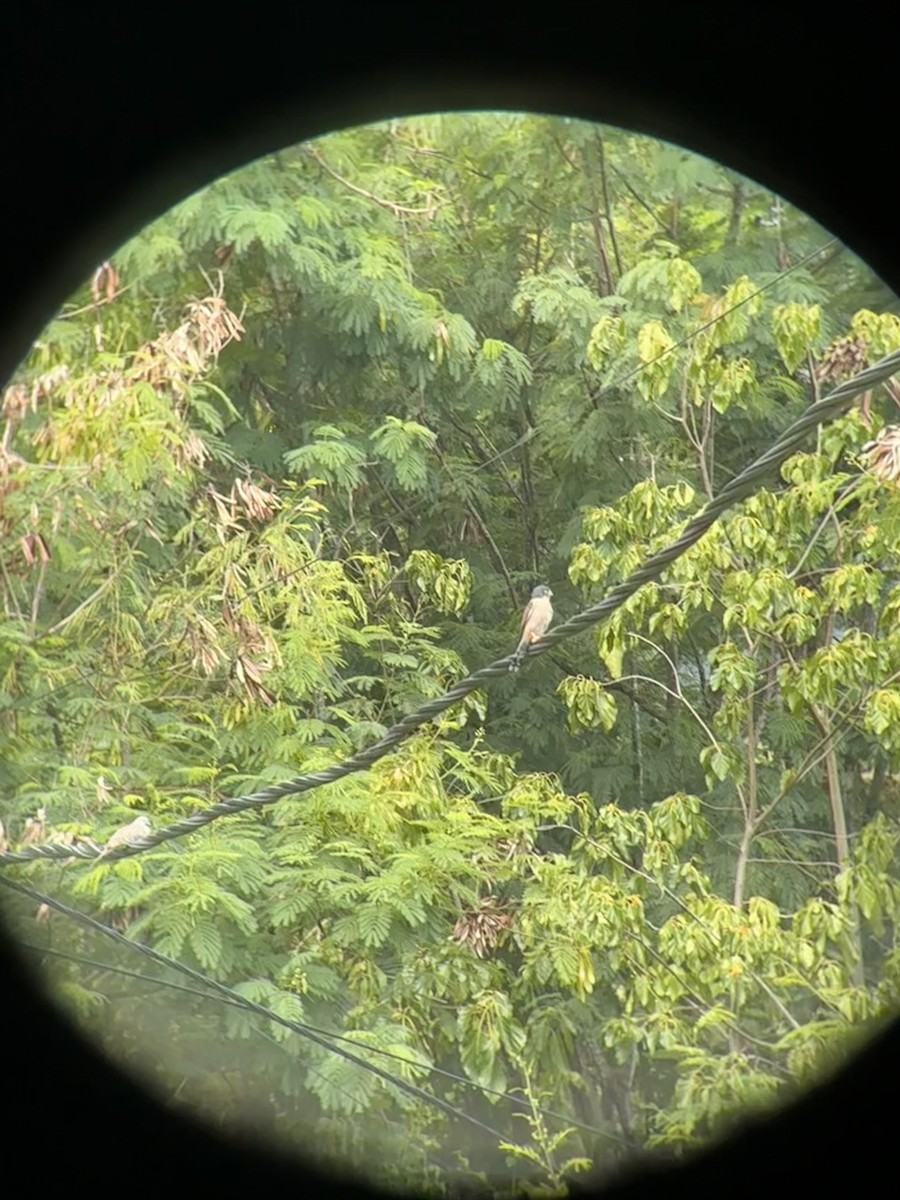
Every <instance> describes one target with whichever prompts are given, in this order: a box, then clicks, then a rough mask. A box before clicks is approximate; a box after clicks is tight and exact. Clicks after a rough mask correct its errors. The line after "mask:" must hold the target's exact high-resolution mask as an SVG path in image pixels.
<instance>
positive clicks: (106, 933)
mask: <svg viewBox="0 0 900 1200" xmlns="http://www.w3.org/2000/svg"><path fill="white" fill-rule="evenodd" d="M0 884H2V885H3V886H4V887H7V888H9V889H10V890H11V891H13V892H18V893H19V895H22V896H27V897H28V899H29V900H32V901H34V902H36V903H37V904H46V905H47V906H48V907H49V908H53V909H55V910H56V911H57V912H59V913H62V914H63V916H66V917H68V918H69V919H70V920H72V921H75V922H76V923H77V924H79V925H84V926H85V927H86V928H88V929H93V930H95V932H97V933H99V934H102V935H103V937H107V938H110V939H111V940H112V941H114V942H117V943H118V944H119V945H121V946H126V947H128V949H130V950H137V951H138V952H139V953H140V954H143V955H145V956H146V957H147V958H150V959H152V960H153V961H154V962H156V963H159V964H160V965H161V966H164V967H169V968H170V969H171V970H173V971H178V972H180V973H181V974H182V975H187V976H188V978H189V979H193V980H194V981H195V982H197V983H201V984H204V985H205V986H206V987H210V988H212V989H213V990H214V991H216V992H218V993H219V995H221V996H223V997H225V999H227V1000H228V1001H230V1002H232V1003H234V1004H238V1005H240V1007H242V1008H244V1009H246V1010H247V1011H248V1012H253V1013H256V1014H257V1016H260V1017H265V1019H266V1020H267V1021H274V1022H275V1024H276V1025H282V1026H283V1027H284V1028H285V1029H289V1030H291V1032H292V1033H298V1034H299V1035H300V1036H301V1037H305V1038H307V1039H308V1040H309V1041H311V1042H314V1043H315V1044H316V1045H317V1046H321V1047H322V1048H323V1049H325V1050H330V1051H331V1052H332V1054H337V1055H339V1056H340V1057H341V1058H344V1059H346V1060H347V1061H348V1062H351V1063H353V1064H354V1065H355V1066H357V1067H362V1068H363V1069H364V1070H366V1071H370V1072H371V1073H372V1074H373V1075H377V1076H378V1078H379V1079H382V1080H384V1081H385V1082H386V1083H391V1084H393V1085H394V1087H396V1088H399V1089H400V1091H403V1092H406V1093H407V1094H408V1095H410V1096H413V1097H415V1098H416V1099H417V1100H421V1101H423V1102H424V1103H425V1104H430V1105H432V1107H434V1108H439V1109H441V1110H442V1111H443V1112H445V1113H447V1114H448V1115H449V1116H451V1117H458V1118H459V1119H460V1120H462V1121H467V1122H468V1123H469V1124H470V1125H474V1126H475V1127H476V1128H477V1129H480V1130H482V1132H484V1133H489V1134H490V1135H491V1137H494V1138H497V1140H498V1141H500V1142H507V1141H508V1140H509V1139H508V1138H506V1137H505V1135H504V1134H502V1133H500V1132H499V1131H498V1130H496V1129H492V1128H491V1126H490V1125H486V1124H485V1123H484V1122H483V1121H479V1120H478V1118H477V1117H473V1116H470V1115H469V1114H468V1113H467V1112H464V1111H463V1110H462V1109H461V1108H456V1107H454V1105H452V1104H450V1103H448V1102H447V1101H446V1100H442V1099H441V1098H440V1097H439V1096H432V1095H431V1094H430V1093H429V1092H426V1091H425V1089H424V1088H420V1087H418V1086H417V1085H416V1084H414V1083H410V1082H409V1081H408V1080H406V1079H401V1078H400V1077H399V1076H398V1075H391V1073H390V1072H389V1071H385V1070H383V1068H381V1067H376V1066H375V1064H374V1063H369V1062H366V1060H365V1059H364V1058H360V1057H359V1055H357V1054H353V1053H352V1052H351V1051H349V1050H343V1049H342V1048H341V1047H340V1046H335V1045H333V1044H331V1043H330V1042H329V1041H328V1039H327V1038H326V1037H322V1036H321V1035H320V1034H319V1033H317V1032H315V1031H314V1030H313V1029H312V1028H311V1027H310V1026H308V1025H305V1024H303V1023H302V1022H300V1021H291V1020H290V1019H289V1018H287V1017H282V1016H279V1014H278V1013H276V1012H273V1011H272V1010H271V1009H269V1008H266V1007H265V1005H263V1004H258V1003H257V1002H256V1001H255V1000H248V999H247V998H246V997H245V996H241V995H239V993H238V992H235V991H233V990H232V989H231V988H230V987H228V986H227V985H226V984H224V983H219V982H218V980H216V979H212V978H210V977H209V976H207V975H204V974H203V973H202V972H201V971H195V970H194V968H193V967H188V966H186V965H185V964H184V963H180V962H178V961H177V960H176V959H174V958H169V957H168V956H167V955H165V954H161V953H160V952H159V951H158V950H154V949H153V948H152V947H150V946H143V945H141V944H140V943H138V942H132V941H129V939H128V938H127V937H125V936H124V934H121V933H119V931H118V930H116V929H111V928H110V927H109V926H108V925H104V924H103V923H102V922H101V921H97V920H95V919H94V917H89V916H88V915H87V913H83V912H80V911H79V910H78V909H77V908H71V907H70V906H69V905H68V904H64V903H63V902H62V901H61V900H56V899H54V897H52V896H48V895H44V894H43V893H42V892H38V891H36V890H35V889H34V888H30V887H27V886H26V885H25V884H23V883H13V882H12V880H10V879H4V878H2V877H0ZM366 1049H367V1050H368V1049H369V1047H366ZM413 1065H415V1064H413ZM519 1149H521V1147H519Z"/></svg>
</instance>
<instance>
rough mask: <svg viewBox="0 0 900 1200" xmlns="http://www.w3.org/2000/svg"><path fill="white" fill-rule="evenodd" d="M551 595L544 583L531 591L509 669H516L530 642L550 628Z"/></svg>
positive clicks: (551, 617)
mask: <svg viewBox="0 0 900 1200" xmlns="http://www.w3.org/2000/svg"><path fill="white" fill-rule="evenodd" d="M552 595H553V593H552V592H551V591H550V589H549V588H548V587H547V585H546V584H545V583H539V584H538V586H537V587H536V588H535V589H534V591H533V592H532V593H531V599H530V600H529V601H528V603H527V604H526V605H525V611H524V612H523V613H522V629H521V636H520V638H519V644H518V646H517V647H516V652H515V654H514V655H513V660H512V662H511V663H510V664H509V669H510V670H511V671H518V669H519V667H520V666H521V665H522V659H523V658H524V657H525V651H526V650H527V649H528V647H529V646H530V645H531V644H532V642H537V641H539V640H540V639H541V638H542V637H543V636H544V634H545V633H546V632H547V630H548V629H549V628H550V622H551V621H552V620H553V605H552V604H551V603H550V597H551V596H552Z"/></svg>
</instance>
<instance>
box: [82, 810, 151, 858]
mask: <svg viewBox="0 0 900 1200" xmlns="http://www.w3.org/2000/svg"><path fill="white" fill-rule="evenodd" d="M150 830H151V825H150V818H149V817H147V816H145V815H144V814H143V813H142V814H141V815H140V816H139V817H135V819H134V820H133V821H130V822H129V823H128V824H127V825H123V826H122V828H121V829H117V830H116V831H115V833H114V834H112V836H111V837H110V839H109V841H108V842H107V843H106V845H105V846H104V847H103V849H102V850H101V851H100V853H99V854H98V855H97V857H96V858H95V859H94V862H99V861H100V859H101V858H106V856H107V854H109V852H110V851H111V850H121V849H122V847H123V846H133V845H134V844H135V843H136V842H141V841H143V840H144V838H145V837H149V836H150Z"/></svg>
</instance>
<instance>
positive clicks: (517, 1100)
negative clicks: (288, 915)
mask: <svg viewBox="0 0 900 1200" xmlns="http://www.w3.org/2000/svg"><path fill="white" fill-rule="evenodd" d="M128 944H129V945H130V946H131V947H132V948H133V949H136V950H138V951H140V950H141V949H142V948H143V947H142V946H141V945H140V944H139V943H136V942H129V943H128ZM19 945H21V946H22V947H24V948H25V949H26V950H31V951H33V952H34V953H35V954H39V955H40V954H45V955H50V956H52V957H53V958H62V959H66V960H67V961H69V962H73V963H78V964H79V965H81V966H90V967H96V968H97V969H98V970H100V971H109V972H110V973H111V974H114V975H122V976H125V977H126V978H129V979H136V980H140V981H141V982H142V983H149V984H156V985H157V986H158V987H162V988H168V989H169V990H170V991H177V992H183V993H185V994H186V995H188V996H197V997H199V998H200V999H201V1000H213V1001H215V1002H216V1003H217V1004H227V1005H230V1006H232V1007H234V1008H243V1009H246V1008H247V1002H246V1001H245V1000H244V998H243V997H239V998H238V999H236V1000H229V999H227V998H226V997H224V996H215V995H210V994H209V993H208V992H204V991H201V990H200V989H199V988H192V987H187V985H185V984H182V983H173V982H172V980H170V979H160V978H158V977H156V976H152V975H144V974H143V973H142V972H141V971H130V970H128V968H127V967H119V966H113V965H112V964H111V963H105V962H101V961H100V960H98V959H91V958H87V957H86V956H84V955H80V954H71V953H69V952H67V951H65V950H56V949H54V948H52V947H50V946H34V945H31V944H30V943H28V942H20V943H19ZM303 1025H304V1027H305V1028H307V1029H311V1030H312V1031H313V1033H318V1034H321V1035H322V1037H327V1038H331V1039H332V1040H333V1041H335V1042H345V1043H346V1044H347V1045H348V1046H357V1047H358V1048H359V1049H361V1050H366V1051H368V1052H369V1053H370V1054H380V1055H382V1057H384V1058H392V1059H395V1060H396V1061H397V1062H402V1063H405V1064H406V1065H408V1066H409V1065H413V1066H415V1067H418V1068H419V1069H421V1070H424V1071H428V1072H429V1074H432V1075H440V1076H442V1077H443V1078H444V1079H450V1080H452V1081H453V1082H454V1083H458V1084H462V1085H463V1086H464V1087H468V1088H472V1089H473V1090H474V1091H478V1092H483V1093H484V1094H486V1095H488V1096H496V1097H498V1099H501V1100H507V1101H508V1102H509V1103H510V1104H514V1105H516V1106H517V1107H519V1108H523V1109H527V1110H528V1111H529V1112H536V1113H539V1114H540V1115H541V1116H543V1117H551V1118H553V1119H555V1120H559V1121H566V1122H567V1123H568V1124H570V1125H574V1126H576V1127H577V1128H578V1129H583V1130H584V1131H585V1132H586V1133H591V1134H594V1135H595V1136H597V1137H604V1138H608V1139H609V1140H610V1141H614V1142H620V1143H621V1144H623V1145H627V1142H626V1141H625V1139H624V1138H620V1137H618V1136H617V1135H616V1134H614V1133H610V1132H609V1131H608V1130H605V1129H597V1128H596V1127H595V1126H593V1125H588V1124H586V1123H585V1122H584V1121H579V1120H577V1118H575V1117H572V1116H569V1115H568V1114H567V1113H560V1112H555V1111H554V1110H553V1109H552V1108H542V1107H541V1106H540V1105H536V1104H535V1105H532V1104H529V1103H528V1102H527V1101H525V1100H523V1099H522V1098H521V1097H520V1096H515V1095H513V1093H512V1092H504V1091H501V1090H499V1089H498V1088H492V1087H488V1086H487V1085H486V1084H483V1083H476V1082H475V1081H474V1080H473V1079H469V1078H467V1077H466V1076H465V1075H459V1074H457V1073H456V1072H455V1071H448V1070H446V1068H444V1067H438V1066H435V1065H434V1064H433V1063H421V1062H416V1063H411V1062H410V1059H408V1058H404V1057H403V1055H402V1054H396V1053H395V1052H394V1051H393V1050H385V1049H383V1048H382V1047H379V1046H370V1045H368V1043H366V1042H359V1041H357V1040H356V1039H355V1038H351V1037H347V1036H346V1035H345V1034H340V1033H335V1032H334V1031H333V1030H331V1029H323V1028H321V1026H317V1025H310V1024H309V1022H307V1021H304V1022H303ZM256 1032H257V1033H260V1034H262V1033H263V1032H264V1031H263V1030H256ZM273 1040H274V1039H273ZM278 1044H279V1043H277V1042H276V1043H275V1045H278Z"/></svg>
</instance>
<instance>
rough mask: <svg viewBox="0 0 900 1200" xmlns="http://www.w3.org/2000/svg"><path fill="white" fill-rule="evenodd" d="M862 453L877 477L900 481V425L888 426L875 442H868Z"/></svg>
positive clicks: (885, 480) (883, 481)
mask: <svg viewBox="0 0 900 1200" xmlns="http://www.w3.org/2000/svg"><path fill="white" fill-rule="evenodd" d="M861 453H862V455H863V456H864V457H865V458H866V459H867V460H868V464H869V469H870V471H871V472H872V474H873V475H874V476H875V477H876V479H880V480H881V482H882V483H889V482H890V483H897V482H900V426H897V425H888V426H886V427H885V428H884V429H882V431H881V433H879V435H878V437H877V438H875V440H874V441H873V442H866V444H865V445H864V446H863V448H862V451H861Z"/></svg>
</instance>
